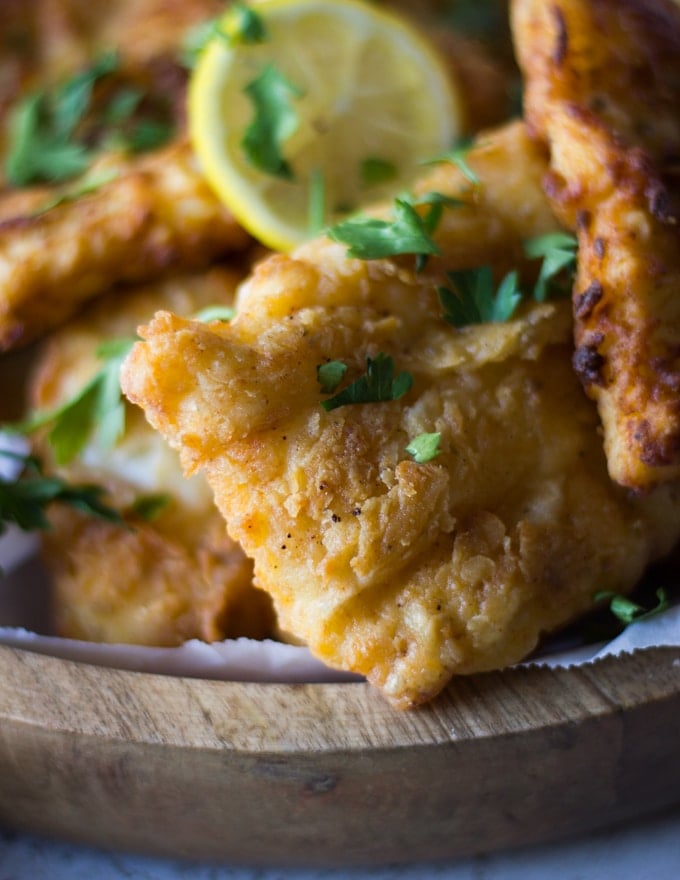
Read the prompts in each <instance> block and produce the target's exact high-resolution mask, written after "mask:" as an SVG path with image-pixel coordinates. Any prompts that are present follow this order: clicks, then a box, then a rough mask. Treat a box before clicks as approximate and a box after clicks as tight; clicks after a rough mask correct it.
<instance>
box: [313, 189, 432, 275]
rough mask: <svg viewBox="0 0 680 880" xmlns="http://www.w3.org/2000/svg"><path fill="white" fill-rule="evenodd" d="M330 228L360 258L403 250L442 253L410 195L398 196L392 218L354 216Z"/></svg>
mask: <svg viewBox="0 0 680 880" xmlns="http://www.w3.org/2000/svg"><path fill="white" fill-rule="evenodd" d="M326 232H327V234H328V236H329V237H330V238H332V239H333V241H337V242H340V244H346V245H347V246H348V250H347V254H348V256H350V257H356V258H358V259H360V260H380V259H383V258H385V257H394V256H397V255H399V254H416V255H421V254H423V255H430V254H438V253H440V251H439V248H438V247H437V245H436V244H435V242H434V241H433V240H432V237H431V233H430V231H429V229H428V226H427V223H426V221H425V220H424V219H423V218H422V217H421V216H420V214H418V212H417V211H416V210H415V208H414V207H413V205H412V204H411V202H410V201H408V200H407V199H406V198H398V199H396V201H395V206H394V220H392V221H389V220H379V219H377V218H374V217H352V218H350V219H349V220H344V221H342V222H341V223H336V224H335V226H331V227H330V229H328V230H327V231H326Z"/></svg>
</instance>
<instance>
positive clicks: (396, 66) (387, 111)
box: [188, 0, 462, 251]
mask: <svg viewBox="0 0 680 880" xmlns="http://www.w3.org/2000/svg"><path fill="white" fill-rule="evenodd" d="M235 9H236V10H238V11H239V14H243V11H244V9H246V7H244V5H243V4H236V6H235V7H233V8H232V10H231V11H230V12H227V14H226V15H225V16H224V17H223V18H222V19H220V20H219V21H218V22H217V29H218V30H219V31H221V35H220V36H216V37H214V38H213V39H211V40H210V41H209V43H208V45H207V46H206V47H205V48H204V50H203V51H202V53H201V54H200V56H199V59H198V62H197V64H196V67H195V69H194V71H193V73H192V76H191V81H190V84H189V103H188V115H189V132H190V137H191V141H192V144H193V147H194V150H195V152H196V154H197V156H198V159H199V162H200V164H201V168H202V171H203V173H204V174H205V177H206V178H207V180H208V182H209V183H210V184H211V185H212V187H213V188H214V190H215V191H216V193H217V194H218V196H219V197H220V198H221V199H222V201H223V202H224V203H225V204H226V205H227V206H228V207H229V209H230V210H231V211H232V212H233V214H234V215H235V217H236V218H237V220H238V221H239V222H240V223H241V224H242V225H243V226H244V227H245V228H246V229H247V230H248V231H249V232H250V233H251V234H252V235H254V236H255V237H256V238H258V239H259V240H260V241H261V242H263V243H264V244H266V245H268V246H269V247H271V248H274V249H276V250H281V251H290V250H291V249H292V248H294V247H295V246H296V245H298V244H300V243H301V242H303V241H305V240H306V239H308V238H309V237H310V236H311V235H312V234H314V233H315V232H317V231H319V228H320V227H323V226H325V225H327V224H329V223H332V222H334V221H335V220H337V219H339V218H340V217H342V216H344V215H346V214H347V213H349V212H351V211H356V210H358V209H359V208H361V206H362V205H365V204H367V203H369V202H372V201H375V200H378V199H381V198H385V197H391V196H392V195H394V194H396V193H398V192H401V191H402V190H403V189H404V188H405V187H407V186H408V185H409V184H410V183H411V182H412V180H413V178H414V177H415V175H416V172H417V169H418V166H419V164H420V163H421V162H422V161H424V160H427V159H429V158H432V157H433V156H435V155H437V154H438V153H441V152H442V151H443V150H446V149H448V148H449V147H451V146H452V145H453V143H454V141H455V140H456V139H457V137H458V136H459V133H460V127H461V118H462V110H461V102H460V99H459V95H458V92H457V90H456V89H455V87H454V85H453V83H452V80H451V77H450V74H449V73H448V72H447V71H446V70H445V69H444V68H443V65H442V62H441V60H440V59H439V57H438V56H437V55H436V53H435V52H434V50H433V49H432V48H431V47H430V45H429V44H428V42H427V41H426V40H425V39H424V38H423V37H421V36H420V35H419V34H418V33H417V32H416V31H414V29H413V28H412V27H411V26H410V25H409V24H407V23H405V22H404V21H402V20H401V19H400V18H397V17H395V16H394V15H392V14H388V13H385V12H384V11H382V10H378V9H376V8H375V7H373V6H370V5H368V4H366V3H363V2H360V0H260V2H254V3H252V4H251V5H250V6H249V7H247V9H248V10H250V14H251V15H253V16H255V17H257V19H258V25H260V26H261V28H262V32H263V33H262V37H261V39H259V40H257V41H251V40H248V39H238V38H234V33H235V24H234V15H235V14H236V13H235V11H234V10H235Z"/></svg>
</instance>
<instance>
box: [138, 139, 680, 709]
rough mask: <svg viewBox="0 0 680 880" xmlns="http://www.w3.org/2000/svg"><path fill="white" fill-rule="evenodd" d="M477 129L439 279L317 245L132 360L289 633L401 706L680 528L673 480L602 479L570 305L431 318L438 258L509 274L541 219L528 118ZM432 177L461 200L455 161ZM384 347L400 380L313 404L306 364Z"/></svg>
mask: <svg viewBox="0 0 680 880" xmlns="http://www.w3.org/2000/svg"><path fill="white" fill-rule="evenodd" d="M483 144H484V146H482V147H480V148H478V150H476V151H475V152H473V153H472V154H471V156H470V163H471V164H472V166H473V168H474V169H475V171H476V172H477V174H478V175H479V176H480V178H481V180H482V186H481V189H480V191H479V192H478V194H477V197H476V199H475V200H474V202H473V203H472V204H470V205H468V206H467V207H465V208H463V209H453V210H449V211H447V212H446V214H445V222H444V223H443V224H442V226H441V228H440V229H439V230H438V233H437V241H438V242H439V244H440V246H441V248H442V251H443V255H442V257H441V258H439V259H438V260H437V261H433V263H432V264H431V265H430V266H429V272H430V274H416V273H415V272H414V271H413V262H412V259H411V258H409V259H400V260H398V261H392V260H380V261H369V262H362V261H358V260H351V259H348V258H347V257H346V256H345V253H344V248H343V247H342V246H341V245H339V244H334V243H331V242H330V241H329V240H327V239H323V238H322V239H319V240H317V241H314V242H312V243H310V244H309V245H306V246H304V247H302V248H300V249H299V250H298V251H297V252H296V254H295V255H294V256H293V257H292V258H291V257H286V256H280V255H277V256H274V257H272V258H271V259H269V260H267V261H265V262H264V263H262V264H260V266H259V267H258V268H257V269H256V271H255V273H254V275H253V276H252V278H251V279H250V280H249V281H248V282H247V283H246V284H245V286H244V287H242V288H241V290H240V293H239V314H238V316H237V318H236V319H235V320H234V321H233V322H232V323H231V324H230V325H229V326H217V325H212V326H204V325H201V324H198V323H196V322H191V321H187V320H184V319H182V318H179V317H177V316H174V315H172V314H170V313H168V312H161V313H159V314H158V315H157V316H156V317H155V318H154V320H153V321H152V322H151V323H150V325H148V326H147V327H145V328H142V330H141V333H142V336H143V338H144V339H145V340H146V341H144V342H140V343H138V344H137V345H136V346H135V348H134V349H133V351H132V353H131V355H130V356H129V357H128V360H127V361H126V363H125V365H124V367H123V370H122V384H123V388H124V390H125V393H126V394H127V395H128V396H129V397H130V398H131V399H132V400H133V401H135V402H137V403H139V404H140V405H142V407H143V408H144V409H145V411H146V415H147V418H148V419H149V420H150V422H151V423H152V424H153V425H154V426H155V427H156V428H158V429H159V430H160V431H161V432H162V433H163V434H164V435H165V436H166V437H167V438H168V439H169V441H170V442H171V444H172V445H173V446H175V447H177V448H178V449H179V450H180V453H181V458H182V462H183V464H184V467H185V469H186V470H187V472H189V473H192V472H194V471H196V470H197V469H199V468H202V469H205V472H206V474H207V477H208V481H209V483H210V485H211V486H212V488H213V490H214V492H215V497H216V500H217V503H218V505H219V507H220V509H221V511H222V512H223V514H224V515H225V517H226V518H227V521H228V524H229V529H230V533H231V534H232V536H233V537H234V538H236V539H237V540H239V541H240V542H241V543H242V545H243V546H244V548H245V549H246V552H247V553H248V554H249V555H252V557H253V558H254V560H255V574H256V582H257V583H258V585H259V586H261V587H263V588H264V589H266V590H267V591H268V592H270V593H271V595H272V596H273V598H274V602H275V606H276V609H277V612H278V614H279V619H280V623H281V626H282V627H283V629H284V630H287V631H290V632H292V633H293V634H294V635H295V636H297V637H298V638H301V639H302V640H304V641H305V642H306V643H307V644H308V645H309V646H310V648H311V650H312V651H313V652H314V653H315V654H316V655H317V656H319V657H320V658H321V659H323V660H324V661H325V662H327V663H329V664H330V665H332V666H337V667H341V668H344V669H350V670H353V671H355V672H359V673H362V674H364V675H366V676H367V677H368V678H369V680H370V681H371V682H373V683H374V684H375V685H377V686H378V687H379V688H380V689H381V690H382V692H383V693H384V694H385V695H386V696H387V697H388V698H389V700H390V701H391V702H392V703H393V704H394V705H395V706H398V707H408V706H412V705H414V704H418V703H421V702H423V701H424V700H426V699H428V698H430V697H432V696H433V695H435V694H436V693H437V692H438V691H439V690H440V689H441V688H442V687H443V686H444V685H445V684H446V682H447V681H448V680H449V679H450V678H451V676H452V675H454V674H458V673H472V672H476V671H480V670H486V669H491V668H497V667H499V666H503V665H505V664H508V663H512V662H514V661H516V660H518V659H520V658H521V657H523V656H525V655H526V654H527V653H528V652H529V651H531V649H532V648H533V647H534V646H535V645H536V642H537V640H538V639H539V637H540V635H541V634H542V633H543V632H545V631H546V630H550V629H552V628H555V627H557V626H560V625H561V624H564V623H565V622H566V621H568V620H570V619H571V618H572V617H574V616H575V615H577V614H578V613H580V612H583V611H585V610H586V609H588V608H589V607H590V606H591V604H592V601H593V594H594V593H595V591H596V590H598V589H606V588H614V589H617V590H625V589H627V588H630V587H632V585H633V584H634V582H635V581H636V580H637V579H638V577H639V575H640V574H641V572H642V570H643V568H644V566H645V565H646V563H647V562H648V561H649V560H650V559H651V558H653V557H655V556H657V555H659V554H661V553H664V552H666V551H668V550H669V548H670V547H671V546H672V544H673V542H674V541H675V540H676V539H677V536H678V533H679V532H680V517H679V516H678V513H679V512H680V495H678V493H677V492H674V491H672V490H671V489H668V488H663V489H660V490H658V491H657V492H656V493H653V494H651V495H650V496H648V497H647V498H645V499H644V500H640V499H633V498H630V497H628V496H627V495H626V494H625V493H624V492H623V491H622V490H621V489H619V488H618V487H616V486H615V485H614V484H613V483H612V482H611V481H610V479H609V477H608V475H607V472H606V465H605V460H604V455H603V452H602V446H601V441H600V438H599V436H598V431H597V424H596V422H597V414H596V412H595V410H594V407H593V406H592V404H591V403H590V402H589V401H588V399H587V398H586V397H585V395H583V393H582V390H581V388H580V386H579V384H578V381H577V380H576V378H575V376H574V374H573V371H572V369H571V364H570V354H571V346H570V343H569V339H570V332H571V327H570V324H571V322H570V316H569V313H568V309H569V306H568V304H567V303H560V304H557V305H554V304H542V305H539V304H534V305H533V306H532V305H527V306H525V307H524V311H523V312H522V313H521V315H520V316H519V317H517V318H515V319H513V320H510V321H509V322H507V323H498V324H484V325H477V326H470V327H467V328H463V329H455V328H454V327H453V326H451V325H449V324H447V323H446V322H445V321H444V320H443V318H442V314H441V307H440V305H439V302H438V298H437V293H436V290H435V285H436V284H437V283H440V284H441V283H442V282H443V281H444V280H445V278H444V275H443V269H444V268H446V269H453V268H459V267H462V266H469V265H471V264H472V265H474V263H475V262H478V261H481V260H485V261H487V262H488V261H489V259H493V260H494V261H496V258H498V264H499V265H500V266H504V265H505V263H506V261H507V260H508V258H509V257H510V256H511V255H517V254H518V253H519V252H520V247H519V244H520V242H521V240H522V239H523V238H526V237H529V236H533V235H536V234H538V233H542V232H547V231H550V230H552V229H554V228H555V227H554V220H553V219H552V216H551V214H550V212H549V211H548V210H546V204H545V200H544V198H543V196H542V194H541V191H540V184H539V181H540V177H541V174H542V172H543V171H544V170H545V166H544V164H543V162H542V160H541V159H540V156H538V155H537V154H536V153H535V151H533V150H532V148H531V146H530V145H529V144H528V142H527V140H526V137H525V135H524V132H523V129H522V128H521V126H513V127H511V128H509V129H506V130H504V131H502V132H500V133H499V134H496V135H492V134H488V135H486V136H484V138H483ZM422 187H423V189H425V190H429V189H436V190H437V191H438V192H443V193H447V194H449V195H453V196H461V197H463V198H469V184H467V182H466V181H464V180H462V179H461V177H460V175H459V174H458V172H457V171H455V170H454V169H452V168H451V167H450V166H442V167H440V168H439V169H437V170H436V171H435V172H434V173H433V175H432V176H431V177H429V178H428V179H427V180H426V181H424V183H423V184H422ZM517 259H519V258H518V257H517ZM501 271H504V269H502V270H501ZM381 352H382V353H386V354H389V355H391V356H392V357H393V358H394V363H395V370H396V372H397V373H398V372H400V371H402V370H407V371H409V372H410V373H411V374H412V376H413V380H414V381H413V387H412V389H411V391H409V392H408V394H407V395H406V396H405V397H403V398H401V399H399V400H396V401H387V402H379V403H362V404H355V405H346V406H342V407H340V408H337V409H334V410H332V411H330V412H326V411H325V410H324V409H323V408H322V407H321V405H320V404H321V401H322V400H323V399H324V398H325V396H326V395H323V394H322V393H321V391H320V387H319V384H318V382H317V376H316V368H317V366H318V365H320V364H324V363H325V362H327V361H329V360H340V361H342V362H344V363H345V364H346V365H347V366H348V371H347V375H346V378H345V381H346V382H348V381H350V380H354V379H356V378H357V377H358V376H359V375H361V374H362V373H363V371H364V370H365V368H366V358H367V357H371V358H377V355H378V354H379V353H381ZM425 432H427V433H432V432H440V434H441V439H440V444H441V453H440V454H439V455H438V456H437V457H436V458H434V459H433V460H431V461H427V462H425V463H417V462H416V461H415V460H413V459H412V458H411V457H410V456H409V454H407V453H406V451H405V447H406V446H407V445H408V444H409V442H410V441H411V440H412V439H413V438H415V437H416V436H418V435H420V434H421V433H425Z"/></svg>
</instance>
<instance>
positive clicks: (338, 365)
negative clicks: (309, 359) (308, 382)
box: [316, 361, 347, 394]
mask: <svg viewBox="0 0 680 880" xmlns="http://www.w3.org/2000/svg"><path fill="white" fill-rule="evenodd" d="M346 372H347V364H343V363H342V361H328V363H325V364H319V366H318V367H317V368H316V378H317V380H318V382H319V385H321V390H322V391H323V393H324V394H332V393H333V392H334V391H335V389H336V388H337V387H338V385H339V384H340V383H341V382H342V379H343V377H344V375H345V373H346Z"/></svg>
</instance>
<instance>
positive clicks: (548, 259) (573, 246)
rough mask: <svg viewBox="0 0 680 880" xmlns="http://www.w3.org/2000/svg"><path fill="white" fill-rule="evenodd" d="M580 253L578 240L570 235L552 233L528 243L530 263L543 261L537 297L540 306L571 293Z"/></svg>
mask: <svg viewBox="0 0 680 880" xmlns="http://www.w3.org/2000/svg"><path fill="white" fill-rule="evenodd" d="M577 250H578V242H577V240H576V238H575V237H574V236H573V235H570V234H569V233H567V232H551V233H548V234H547V235H540V236H538V237H537V238H531V239H529V240H528V241H525V242H524V253H525V254H526V256H527V257H529V259H539V258H542V259H543V263H542V264H541V269H540V272H539V274H538V279H537V281H536V285H535V287H534V293H533V296H534V299H535V300H536V302H545V300H546V299H547V298H548V296H550V295H560V294H565V293H569V292H570V291H571V287H572V284H573V276H574V272H575V271H576V254H577ZM560 281H561V283H560Z"/></svg>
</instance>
